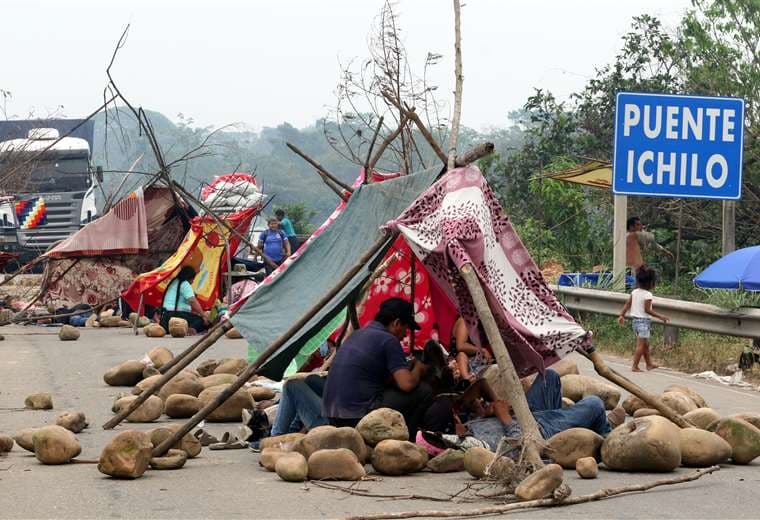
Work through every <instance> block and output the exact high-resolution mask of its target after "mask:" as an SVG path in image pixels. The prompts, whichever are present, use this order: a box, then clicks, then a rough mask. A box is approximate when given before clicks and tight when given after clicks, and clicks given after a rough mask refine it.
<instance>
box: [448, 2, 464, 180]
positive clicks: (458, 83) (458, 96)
mask: <svg viewBox="0 0 760 520" xmlns="http://www.w3.org/2000/svg"><path fill="white" fill-rule="evenodd" d="M460 11H461V10H460V8H459V0H454V81H455V88H454V117H452V119H451V134H450V135H449V160H448V163H447V164H448V169H449V170H453V169H454V167H455V166H456V156H457V137H458V136H459V120H460V118H461V117H462V84H463V83H464V76H463V75H462V29H461V23H460V22H461V12H460Z"/></svg>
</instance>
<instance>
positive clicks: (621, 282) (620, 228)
mask: <svg viewBox="0 0 760 520" xmlns="http://www.w3.org/2000/svg"><path fill="white" fill-rule="evenodd" d="M612 198H613V199H614V213H613V220H612V279H613V281H614V285H615V287H614V289H615V290H616V291H617V290H621V289H625V263H626V262H625V255H626V236H625V234H626V229H625V221H626V220H627V219H628V197H627V196H625V195H613V196H612Z"/></svg>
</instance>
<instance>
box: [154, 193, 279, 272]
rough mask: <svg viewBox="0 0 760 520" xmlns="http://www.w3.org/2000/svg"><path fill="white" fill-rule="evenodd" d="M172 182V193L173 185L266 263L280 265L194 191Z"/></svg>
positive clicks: (272, 266)
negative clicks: (196, 195) (197, 196)
mask: <svg viewBox="0 0 760 520" xmlns="http://www.w3.org/2000/svg"><path fill="white" fill-rule="evenodd" d="M170 182H171V184H170V185H169V188H170V189H169V191H171V192H172V193H174V190H173V189H171V188H172V187H173V188H175V189H177V190H178V191H179V192H180V193H182V195H183V196H184V197H186V198H187V199H188V200H190V201H191V202H193V203H194V204H197V205H198V206H200V208H201V209H202V210H203V211H205V212H206V214H207V215H209V216H210V217H211V218H212V219H214V222H216V224H217V225H218V226H221V227H223V228H224V229H226V230H227V231H229V232H230V233H231V234H233V235H235V236H237V237H238V238H239V239H240V241H241V242H242V243H244V244H245V245H247V246H248V248H249V249H250V250H251V251H253V252H254V253H256V254H257V255H260V256H261V258H263V259H264V262H266V263H267V265H269V267H271V268H272V269H277V267H278V265H277V264H275V263H274V262H273V261H272V259H271V258H269V257H268V256H266V255H265V254H264V251H262V250H261V249H259V248H258V246H255V245H253V244H252V243H251V241H250V240H248V238H247V237H245V236H243V234H242V233H241V232H240V231H238V230H237V229H235V228H234V227H233V226H230V225H229V224H228V223H227V222H225V221H224V220H223V219H220V218H219V217H217V216H216V213H215V212H214V210H212V209H211V208H209V207H208V206H206V205H205V204H204V203H203V202H201V201H200V199H197V198H196V197H195V195H193V194H192V193H190V192H189V191H187V190H186V189H185V188H184V187H183V186H181V185H179V184H177V183H176V182H174V181H170ZM270 200H271V199H270Z"/></svg>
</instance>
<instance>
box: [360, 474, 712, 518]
mask: <svg viewBox="0 0 760 520" xmlns="http://www.w3.org/2000/svg"><path fill="white" fill-rule="evenodd" d="M719 470H720V466H710V467H709V468H704V469H698V470H696V471H693V472H692V473H687V474H685V475H679V476H677V477H673V478H667V479H660V480H654V481H652V482H648V483H646V484H632V485H630V486H622V487H617V488H605V489H600V490H599V491H597V492H596V493H591V494H590V495H580V496H577V497H569V498H566V499H564V500H557V499H554V498H541V499H538V500H528V501H525V502H518V503H516V504H515V503H513V504H506V505H498V506H491V507H482V508H480V509H469V510H467V509H465V510H462V509H455V510H453V511H436V510H427V511H424V510H423V511H403V512H400V513H377V514H369V515H362V516H352V517H348V520H380V519H397V518H419V517H432V518H452V517H455V518H467V517H473V516H484V515H499V514H505V513H511V512H513V511H520V510H524V509H533V508H536V507H557V506H572V505H576V504H585V503H587V502H595V501H597V500H603V499H605V498H610V497H614V496H618V495H622V494H625V493H637V492H642V491H649V490H650V489H652V488H656V487H659V486H671V485H673V484H683V483H684V482H691V481H693V480H697V479H698V478H701V477H703V476H705V475H709V474H710V473H714V472H715V471H719Z"/></svg>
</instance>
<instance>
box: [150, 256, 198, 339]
mask: <svg viewBox="0 0 760 520" xmlns="http://www.w3.org/2000/svg"><path fill="white" fill-rule="evenodd" d="M195 274H196V273H195V269H193V268H192V267H190V266H189V265H186V266H183V267H182V269H180V270H179V274H177V276H176V277H175V278H174V280H172V281H171V282H170V283H169V285H168V286H167V287H166V292H164V302H163V312H162V313H161V326H162V327H163V328H164V329H167V330H168V328H169V319H170V318H182V319H184V320H187V324H188V327H190V328H191V329H193V330H194V331H195V332H202V331H204V330H206V329H207V328H208V318H206V314H205V313H204V312H203V308H201V304H200V303H198V299H197V298H196V297H195V292H193V285H192V283H193V279H194V278H195Z"/></svg>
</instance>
